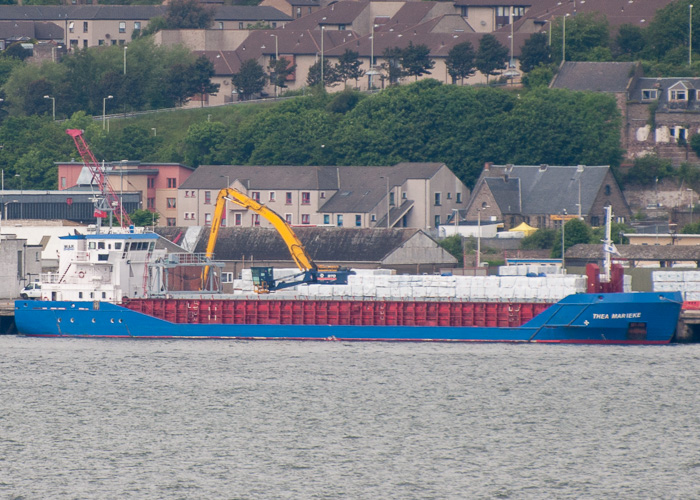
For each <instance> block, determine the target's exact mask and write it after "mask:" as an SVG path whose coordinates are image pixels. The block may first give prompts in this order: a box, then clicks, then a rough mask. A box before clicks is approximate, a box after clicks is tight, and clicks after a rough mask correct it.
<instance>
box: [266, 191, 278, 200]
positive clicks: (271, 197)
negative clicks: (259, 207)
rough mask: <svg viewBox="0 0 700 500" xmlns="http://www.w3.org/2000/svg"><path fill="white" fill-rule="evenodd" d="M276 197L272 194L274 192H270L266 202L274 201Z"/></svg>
mask: <svg viewBox="0 0 700 500" xmlns="http://www.w3.org/2000/svg"><path fill="white" fill-rule="evenodd" d="M276 197H277V196H276V195H275V192H274V191H270V197H269V199H268V201H275V198H276Z"/></svg>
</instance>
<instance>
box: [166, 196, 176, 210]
mask: <svg viewBox="0 0 700 500" xmlns="http://www.w3.org/2000/svg"><path fill="white" fill-rule="evenodd" d="M175 207H176V204H175V198H168V208H175Z"/></svg>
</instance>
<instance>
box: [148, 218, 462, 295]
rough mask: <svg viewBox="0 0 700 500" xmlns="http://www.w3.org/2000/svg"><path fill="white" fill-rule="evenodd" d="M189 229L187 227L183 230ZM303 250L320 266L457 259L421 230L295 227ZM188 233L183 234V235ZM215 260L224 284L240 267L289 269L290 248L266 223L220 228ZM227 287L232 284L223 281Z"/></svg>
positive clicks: (402, 267) (416, 265) (201, 235)
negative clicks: (265, 226)
mask: <svg viewBox="0 0 700 500" xmlns="http://www.w3.org/2000/svg"><path fill="white" fill-rule="evenodd" d="M184 229H185V228H158V232H159V234H161V235H162V236H164V237H166V238H177V236H178V234H180V233H177V231H180V230H184ZM190 231H193V232H194V233H195V234H196V238H195V240H196V241H195V242H194V243H193V251H194V252H201V253H204V252H205V250H206V245H207V242H208V238H209V231H208V230H203V231H196V230H195V228H190ZM187 232H188V233H189V231H187ZM294 232H295V234H296V235H297V236H298V238H299V239H300V240H301V242H302V244H303V245H304V248H305V249H306V252H307V253H308V255H309V256H310V257H311V258H312V259H313V260H314V262H316V263H317V264H319V265H333V264H338V265H343V266H346V267H351V268H365V269H377V268H385V269H394V270H396V271H397V272H402V273H411V274H415V273H417V274H420V273H433V272H438V271H439V270H440V269H442V268H446V267H454V266H455V265H456V264H457V259H455V258H454V257H453V256H452V255H451V254H450V253H449V252H447V251H446V250H445V249H444V248H442V247H441V246H440V245H438V244H437V242H436V241H435V240H434V239H433V238H432V237H430V236H429V235H428V234H427V233H425V232H424V231H422V230H420V229H384V228H343V229H339V228H325V227H298V228H297V227H295V228H294ZM187 238H188V235H185V236H184V239H187ZM214 257H215V259H216V261H220V262H224V263H225V267H224V275H223V279H222V282H223V283H224V291H230V289H228V290H227V289H226V283H231V282H232V281H233V279H234V278H237V277H238V275H239V273H240V271H241V269H244V268H247V267H251V266H271V267H278V268H280V267H287V268H294V267H295V264H294V261H293V260H292V258H291V256H290V253H289V250H288V248H287V246H286V245H285V243H284V241H283V240H282V238H281V237H280V235H279V234H278V233H277V231H276V230H274V229H271V228H244V227H243V228H241V227H235V228H234V227H227V228H221V229H220V231H219V234H218V239H217V244H216V247H215V249H214ZM228 286H229V287H230V286H231V285H228Z"/></svg>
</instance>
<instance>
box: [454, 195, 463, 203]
mask: <svg viewBox="0 0 700 500" xmlns="http://www.w3.org/2000/svg"><path fill="white" fill-rule="evenodd" d="M455 201H456V203H462V193H457V199H456V200H455Z"/></svg>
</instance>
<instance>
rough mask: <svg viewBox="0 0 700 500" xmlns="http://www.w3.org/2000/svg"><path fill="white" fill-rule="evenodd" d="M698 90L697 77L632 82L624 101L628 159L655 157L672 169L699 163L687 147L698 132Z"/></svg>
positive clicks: (699, 159) (642, 79)
mask: <svg viewBox="0 0 700 500" xmlns="http://www.w3.org/2000/svg"><path fill="white" fill-rule="evenodd" d="M698 89H700V78H681V77H673V78H641V77H640V78H637V79H635V80H634V82H633V84H632V85H631V87H630V90H629V94H628V101H627V110H628V111H627V130H626V132H627V143H628V154H629V156H630V157H632V158H636V157H640V156H645V155H648V154H656V155H658V156H660V157H662V158H667V159H669V160H671V162H672V163H673V164H674V165H676V166H677V165H680V164H681V163H683V162H686V161H691V162H695V163H697V162H700V158H698V156H697V155H696V154H695V153H694V152H693V150H692V149H691V148H690V147H689V143H690V139H691V137H692V136H693V135H695V134H697V133H700V114H699V113H698V111H700V101H698V99H699V98H700V94H699V93H698ZM652 115H653V116H652Z"/></svg>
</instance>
